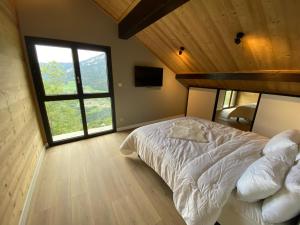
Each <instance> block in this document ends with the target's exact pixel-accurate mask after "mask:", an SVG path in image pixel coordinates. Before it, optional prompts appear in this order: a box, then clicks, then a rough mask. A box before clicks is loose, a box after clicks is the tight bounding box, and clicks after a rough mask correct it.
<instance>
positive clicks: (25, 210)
mask: <svg viewBox="0 0 300 225" xmlns="http://www.w3.org/2000/svg"><path fill="white" fill-rule="evenodd" d="M45 152H46V146H44V148H43V149H42V151H41V153H40V155H39V158H38V161H37V164H36V167H35V169H34V172H33V177H32V180H31V183H30V186H29V189H28V192H27V195H26V199H25V202H24V206H23V209H22V213H21V216H20V220H19V225H26V222H27V217H28V214H29V209H30V203H31V200H32V195H33V191H34V189H35V186H36V182H37V178H38V175H39V173H40V170H41V167H42V163H43V161H44V157H45Z"/></svg>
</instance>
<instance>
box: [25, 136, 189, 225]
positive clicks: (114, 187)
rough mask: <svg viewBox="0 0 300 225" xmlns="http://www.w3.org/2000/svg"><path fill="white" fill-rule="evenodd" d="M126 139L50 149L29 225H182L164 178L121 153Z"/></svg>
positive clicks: (103, 139)
mask: <svg viewBox="0 0 300 225" xmlns="http://www.w3.org/2000/svg"><path fill="white" fill-rule="evenodd" d="M127 135H128V133H126V132H122V133H120V132H119V133H115V134H110V135H105V136H101V137H97V138H93V139H88V140H83V141H80V142H75V143H71V144H66V145H62V146H58V147H55V148H51V149H49V150H48V151H47V153H46V156H45V160H44V162H43V166H42V169H41V172H40V175H39V178H38V182H37V186H36V189H35V193H34V196H33V200H32V204H31V209H30V213H29V217H28V221H27V225H69V224H73V225H79V224H80V225H94V224H95V225H102V224H103V225H135V224H136V225H184V224H185V223H184V221H183V220H182V218H181V217H180V216H179V214H178V213H177V211H176V209H175V207H174V205H173V202H172V192H171V191H170V189H169V188H168V187H167V185H166V184H165V183H164V182H163V181H162V180H161V179H160V177H159V176H158V175H157V174H156V173H155V172H154V171H153V170H152V169H150V168H149V167H147V166H146V165H145V164H144V163H143V162H142V161H141V160H140V159H139V158H138V157H137V156H136V154H134V155H132V156H129V157H128V156H126V157H125V156H123V155H122V154H121V153H120V152H119V146H120V144H121V142H122V141H123V140H124V138H125V137H126V136H127Z"/></svg>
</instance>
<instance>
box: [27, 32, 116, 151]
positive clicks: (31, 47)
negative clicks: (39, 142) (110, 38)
mask: <svg viewBox="0 0 300 225" xmlns="http://www.w3.org/2000/svg"><path fill="white" fill-rule="evenodd" d="M25 44H26V47H27V54H28V60H29V64H30V68H31V74H32V78H33V83H34V87H35V92H36V97H37V100H38V104H39V109H40V110H39V111H40V115H41V118H42V121H43V125H44V130H45V134H46V138H47V142H48V145H49V147H51V146H55V145H59V144H65V143H69V142H74V141H78V140H83V139H87V138H91V137H96V136H100V135H104V134H108V133H113V132H116V113H115V99H114V89H113V75H112V60H111V48H110V47H109V46H103V45H95V44H87V43H80V42H74V41H66V40H57V39H49V38H40V37H32V36H25ZM35 45H48V46H55V47H66V48H70V49H71V50H72V57H73V64H74V73H75V82H76V88H77V94H63V95H51V96H49V95H48V96H46V94H45V90H44V84H43V81H42V76H41V71H40V67H39V63H38V58H37V53H36V49H35ZM79 49H81V50H94V51H102V52H105V53H106V59H107V78H108V92H107V93H84V92H83V87H82V79H81V71H80V63H79V58H78V52H77V50H79ZM105 97H109V98H110V99H111V110H112V111H111V112H112V127H113V128H112V129H111V130H108V131H104V132H98V133H92V134H89V133H88V128H87V121H86V113H85V108H84V99H92V98H105ZM75 99H76V100H79V103H80V110H81V116H82V125H83V132H84V135H83V136H79V137H73V138H68V139H63V140H58V141H53V138H52V134H51V128H50V124H49V120H48V116H47V112H46V107H45V102H47V101H60V100H75Z"/></svg>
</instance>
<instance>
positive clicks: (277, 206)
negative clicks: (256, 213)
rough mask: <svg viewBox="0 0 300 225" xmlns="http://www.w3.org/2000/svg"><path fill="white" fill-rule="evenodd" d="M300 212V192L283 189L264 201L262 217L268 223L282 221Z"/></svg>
mask: <svg viewBox="0 0 300 225" xmlns="http://www.w3.org/2000/svg"><path fill="white" fill-rule="evenodd" d="M299 213H300V194H298V193H293V192H290V191H288V190H287V189H286V188H283V189H281V190H280V191H279V192H277V193H276V194H275V195H273V196H272V197H270V198H267V199H265V200H264V202H263V206H262V217H263V220H264V222H267V223H282V222H284V221H288V220H290V219H292V218H293V217H296V216H297V215H298V214H299Z"/></svg>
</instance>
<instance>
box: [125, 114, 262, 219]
mask: <svg viewBox="0 0 300 225" xmlns="http://www.w3.org/2000/svg"><path fill="white" fill-rule="evenodd" d="M179 120H193V121H194V122H195V123H199V124H201V126H202V127H204V128H203V129H204V131H205V133H206V138H207V140H208V143H198V142H193V141H188V140H182V139H174V138H168V132H169V130H170V127H171V126H172V123H174V122H175V121H179ZM266 142H267V139H266V138H265V137H262V136H260V135H257V134H254V133H250V132H243V131H240V130H237V129H234V128H231V127H227V126H224V125H221V124H217V123H213V122H210V121H206V120H202V119H198V118H179V119H175V120H170V121H165V122H160V123H156V124H152V125H148V126H144V127H141V128H138V129H136V130H135V131H133V132H132V133H131V134H130V135H129V136H128V137H127V138H126V139H125V141H124V142H123V144H122V145H121V151H122V152H123V153H124V154H130V153H131V152H133V151H136V152H137V153H138V154H139V156H140V157H141V159H142V160H143V161H145V162H146V163H147V164H148V165H149V166H150V167H152V168H153V169H154V170H155V171H156V172H157V173H158V174H159V175H160V176H161V177H162V178H163V179H164V181H165V182H166V183H167V184H168V185H169V187H170V188H171V189H172V191H173V200H174V203H175V206H176V209H177V210H178V212H179V213H180V214H181V216H182V217H183V219H184V220H185V222H186V223H187V224H188V225H213V224H214V223H215V222H216V221H217V219H218V217H219V215H220V213H221V210H222V207H223V206H224V205H225V203H226V202H227V199H228V198H229V196H230V194H231V192H232V190H233V189H234V188H235V185H236V182H237V180H238V179H239V177H240V176H241V174H242V173H243V172H244V171H245V169H246V168H247V167H248V166H249V165H250V164H251V163H253V162H254V161H255V160H257V159H258V158H259V157H260V156H261V151H262V149H263V147H264V146H265V144H266Z"/></svg>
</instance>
